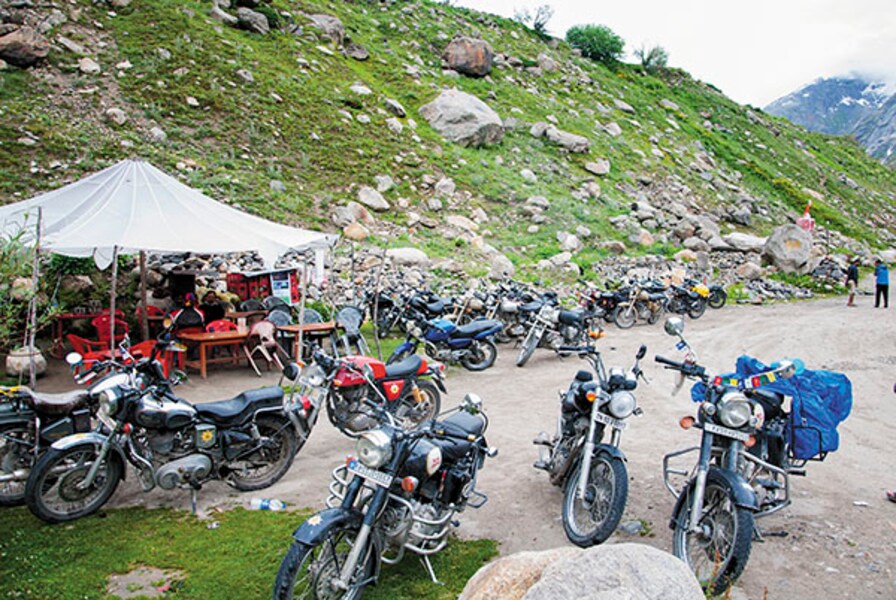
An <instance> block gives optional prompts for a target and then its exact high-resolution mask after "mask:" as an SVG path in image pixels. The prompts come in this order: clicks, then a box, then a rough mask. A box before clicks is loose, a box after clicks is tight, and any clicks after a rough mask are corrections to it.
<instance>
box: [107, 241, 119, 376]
mask: <svg viewBox="0 0 896 600" xmlns="http://www.w3.org/2000/svg"><path fill="white" fill-rule="evenodd" d="M117 288H118V246H112V289H111V290H109V311H110V312H111V313H112V314H111V315H110V317H111V318H110V319H109V349H110V350H111V351H112V357H113V358H115V297H116V296H117V294H116V290H117Z"/></svg>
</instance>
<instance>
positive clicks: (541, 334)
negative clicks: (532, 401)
mask: <svg viewBox="0 0 896 600" xmlns="http://www.w3.org/2000/svg"><path fill="white" fill-rule="evenodd" d="M595 318H596V315H595V313H592V312H588V311H586V310H584V309H581V308H579V309H576V310H564V309H562V308H560V307H557V306H554V305H552V304H549V303H545V304H543V305H542V307H541V309H540V310H539V311H538V313H537V314H536V315H535V319H534V320H533V321H532V324H531V325H530V327H529V332H528V333H527V334H526V337H525V339H524V340H523V343H522V347H521V348H520V353H519V355H518V356H517V359H516V366H518V367H522V366H523V365H525V364H526V363H527V362H528V361H529V358H531V356H532V354H533V353H534V352H535V349H536V348H538V347H547V348H552V349H553V350H554V351H555V352H557V353H558V354H563V351H562V350H560V347H561V346H579V345H582V344H583V343H584V342H585V340H586V339H587V337H588V336H589V335H590V332H591V331H592V327H593V322H594V320H595Z"/></svg>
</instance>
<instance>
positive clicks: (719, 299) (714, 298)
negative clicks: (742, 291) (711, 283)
mask: <svg viewBox="0 0 896 600" xmlns="http://www.w3.org/2000/svg"><path fill="white" fill-rule="evenodd" d="M727 301H728V292H726V291H725V290H722V289H716V290H713V291H712V292H710V293H709V300H708V301H707V304H709V307H710V308H722V307H723V306H725V303H726V302H727Z"/></svg>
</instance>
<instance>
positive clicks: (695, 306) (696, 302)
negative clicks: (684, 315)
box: [688, 298, 706, 319]
mask: <svg viewBox="0 0 896 600" xmlns="http://www.w3.org/2000/svg"><path fill="white" fill-rule="evenodd" d="M705 312H706V300H705V299H703V298H695V299H693V300H691V301H690V302H689V303H688V316H689V317H690V318H692V319H699V318H700V317H702V316H703V313H705Z"/></svg>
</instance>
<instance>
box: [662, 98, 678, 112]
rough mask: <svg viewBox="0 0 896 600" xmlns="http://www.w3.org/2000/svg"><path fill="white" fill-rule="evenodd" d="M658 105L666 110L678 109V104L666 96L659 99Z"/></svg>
mask: <svg viewBox="0 0 896 600" xmlns="http://www.w3.org/2000/svg"><path fill="white" fill-rule="evenodd" d="M660 106H662V107H663V108H665V109H666V110H672V111H678V110H680V109H679V107H678V105H677V104H675V103H674V102H672V101H671V100H669V99H668V98H663V99H662V100H660Z"/></svg>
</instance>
